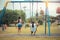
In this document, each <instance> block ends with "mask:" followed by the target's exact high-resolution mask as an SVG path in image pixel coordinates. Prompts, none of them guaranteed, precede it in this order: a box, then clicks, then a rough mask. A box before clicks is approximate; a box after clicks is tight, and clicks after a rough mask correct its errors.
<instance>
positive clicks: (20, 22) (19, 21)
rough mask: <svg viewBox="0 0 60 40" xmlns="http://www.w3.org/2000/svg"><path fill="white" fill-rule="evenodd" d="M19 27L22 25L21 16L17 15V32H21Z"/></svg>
mask: <svg viewBox="0 0 60 40" xmlns="http://www.w3.org/2000/svg"><path fill="white" fill-rule="evenodd" d="M21 27H22V19H21V17H18V32H21Z"/></svg>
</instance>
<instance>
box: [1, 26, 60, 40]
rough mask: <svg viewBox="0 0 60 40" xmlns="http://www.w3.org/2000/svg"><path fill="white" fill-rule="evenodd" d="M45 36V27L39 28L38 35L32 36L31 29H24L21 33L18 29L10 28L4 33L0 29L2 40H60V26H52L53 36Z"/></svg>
mask: <svg viewBox="0 0 60 40" xmlns="http://www.w3.org/2000/svg"><path fill="white" fill-rule="evenodd" d="M46 28H47V30H46V31H47V34H46V35H45V34H44V26H42V25H41V26H38V28H37V32H36V35H35V36H34V35H32V36H31V34H30V27H27V28H25V27H22V30H21V33H18V32H17V27H8V28H7V29H6V30H5V31H4V32H2V30H1V28H0V40H60V32H59V30H60V28H59V27H58V26H53V27H52V26H51V27H50V28H51V36H48V27H46Z"/></svg>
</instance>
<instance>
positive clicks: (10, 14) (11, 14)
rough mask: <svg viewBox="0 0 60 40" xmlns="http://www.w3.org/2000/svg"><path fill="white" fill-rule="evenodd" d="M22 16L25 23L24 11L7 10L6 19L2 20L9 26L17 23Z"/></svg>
mask: <svg viewBox="0 0 60 40" xmlns="http://www.w3.org/2000/svg"><path fill="white" fill-rule="evenodd" d="M19 16H21V17H22V19H23V21H24V20H25V13H24V12H23V11H22V10H14V11H13V10H8V9H7V10H6V13H5V14H4V17H3V19H2V21H3V22H5V23H7V24H11V23H13V22H14V21H17V19H18V17H19Z"/></svg>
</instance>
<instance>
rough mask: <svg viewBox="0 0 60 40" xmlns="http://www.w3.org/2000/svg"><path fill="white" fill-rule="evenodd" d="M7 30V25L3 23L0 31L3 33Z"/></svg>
mask: <svg viewBox="0 0 60 40" xmlns="http://www.w3.org/2000/svg"><path fill="white" fill-rule="evenodd" d="M6 29H7V24H5V23H3V26H2V30H3V31H5V30H6Z"/></svg>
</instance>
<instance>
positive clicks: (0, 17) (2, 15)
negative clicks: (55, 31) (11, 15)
mask: <svg viewBox="0 0 60 40" xmlns="http://www.w3.org/2000/svg"><path fill="white" fill-rule="evenodd" d="M35 2H37V3H45V4H46V13H45V15H48V17H47V19H48V35H49V36H50V18H49V10H48V3H60V1H46V2H45V1H7V2H6V4H5V6H4V8H3V9H2V12H1V13H0V24H3V22H2V17H4V14H5V11H6V7H7V4H8V3H13V4H14V3H32V17H33V3H35ZM13 7H14V6H13ZM45 18H46V17H45ZM45 34H46V25H45Z"/></svg>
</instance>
